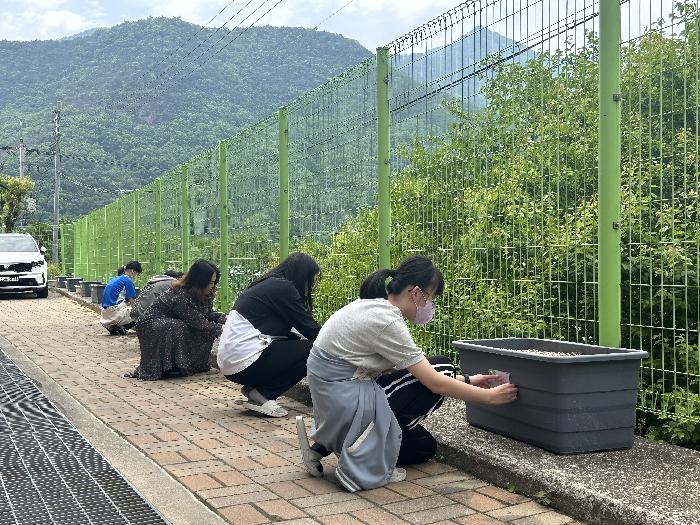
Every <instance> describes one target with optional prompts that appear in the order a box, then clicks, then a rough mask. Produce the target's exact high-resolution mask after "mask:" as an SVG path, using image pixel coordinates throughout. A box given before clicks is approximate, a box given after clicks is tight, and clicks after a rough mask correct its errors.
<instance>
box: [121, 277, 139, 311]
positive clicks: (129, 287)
mask: <svg viewBox="0 0 700 525" xmlns="http://www.w3.org/2000/svg"><path fill="white" fill-rule="evenodd" d="M122 277H123V283H124V300H125V301H126V304H128V305H132V304H134V299H136V288H135V287H134V281H132V280H131V279H130V278H129V277H127V276H125V275H124V276H122Z"/></svg>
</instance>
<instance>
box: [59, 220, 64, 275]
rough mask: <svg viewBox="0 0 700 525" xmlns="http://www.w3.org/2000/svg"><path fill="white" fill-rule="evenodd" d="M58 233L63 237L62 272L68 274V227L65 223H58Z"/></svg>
mask: <svg viewBox="0 0 700 525" xmlns="http://www.w3.org/2000/svg"><path fill="white" fill-rule="evenodd" d="M58 235H59V236H60V237H61V245H60V246H61V253H60V254H59V256H60V257H59V260H60V261H61V274H62V275H66V228H65V225H63V224H59V225H58Z"/></svg>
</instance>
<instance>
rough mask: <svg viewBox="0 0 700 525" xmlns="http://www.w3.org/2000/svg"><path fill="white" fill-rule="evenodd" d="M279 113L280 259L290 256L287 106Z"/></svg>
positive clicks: (280, 109)
mask: <svg viewBox="0 0 700 525" xmlns="http://www.w3.org/2000/svg"><path fill="white" fill-rule="evenodd" d="M278 115H279V143H278V150H279V164H280V181H279V184H280V212H279V217H280V260H283V259H285V258H286V257H287V256H289V118H288V115H287V108H286V107H281V108H279V110H278Z"/></svg>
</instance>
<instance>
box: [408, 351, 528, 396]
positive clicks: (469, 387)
mask: <svg viewBox="0 0 700 525" xmlns="http://www.w3.org/2000/svg"><path fill="white" fill-rule="evenodd" d="M407 370H408V371H409V372H410V373H411V374H412V375H413V376H414V377H415V378H416V379H418V381H420V382H421V383H422V384H423V385H425V387H426V388H428V390H430V391H431V392H433V393H434V394H438V395H441V396H445V397H451V398H454V399H461V400H463V401H472V402H475V403H483V404H487V405H502V404H505V403H510V402H512V401H515V399H516V397H517V395H518V388H517V387H516V386H515V385H512V384H510V383H508V384H505V385H500V386H497V387H494V388H482V387H480V386H476V385H473V384H467V383H464V382H463V381H459V380H457V379H453V378H451V377H449V376H446V375H444V374H440V373H439V372H437V371H436V370H435V369H434V368H433V367H432V365H431V364H430V363H429V362H428V360H427V359H423V360H421V361H419V362H418V363H416V364H415V365H412V366H409V367H407ZM477 376H480V374H478V375H477ZM477 376H472V377H474V378H476V381H477V382H478V383H480V384H482V379H483V378H488V377H490V376H481V377H477ZM484 381H485V380H484Z"/></svg>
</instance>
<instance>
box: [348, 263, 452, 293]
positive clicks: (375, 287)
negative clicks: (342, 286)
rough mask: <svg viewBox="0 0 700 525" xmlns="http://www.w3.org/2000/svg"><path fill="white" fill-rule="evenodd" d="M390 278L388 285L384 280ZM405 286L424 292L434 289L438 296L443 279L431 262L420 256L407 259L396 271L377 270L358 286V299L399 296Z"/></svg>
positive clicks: (441, 289)
mask: <svg viewBox="0 0 700 525" xmlns="http://www.w3.org/2000/svg"><path fill="white" fill-rule="evenodd" d="M389 277H391V281H389V282H388V283H387V282H386V280H387V279H388V278H389ZM407 286H418V287H419V288H420V289H421V290H423V291H424V292H427V291H429V290H432V289H434V290H435V295H440V294H441V293H442V292H443V290H444V289H445V279H444V277H443V276H442V273H441V272H440V270H438V269H437V268H436V267H435V265H434V264H433V261H431V260H430V259H428V258H427V257H424V256H422V255H413V256H411V257H407V258H406V259H404V260H403V261H401V264H400V265H399V267H398V268H396V270H387V269H383V270H377V271H376V272H374V273H373V274H372V275H370V276H369V277H367V279H365V281H364V282H363V283H362V286H360V299H379V298H384V299H387V298H388V297H389V294H390V293H391V294H400V293H401V292H402V291H403V289H404V288H406V287H407Z"/></svg>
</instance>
